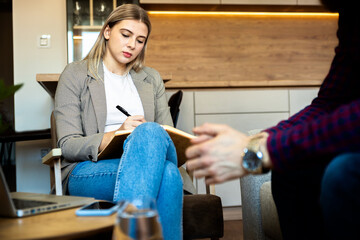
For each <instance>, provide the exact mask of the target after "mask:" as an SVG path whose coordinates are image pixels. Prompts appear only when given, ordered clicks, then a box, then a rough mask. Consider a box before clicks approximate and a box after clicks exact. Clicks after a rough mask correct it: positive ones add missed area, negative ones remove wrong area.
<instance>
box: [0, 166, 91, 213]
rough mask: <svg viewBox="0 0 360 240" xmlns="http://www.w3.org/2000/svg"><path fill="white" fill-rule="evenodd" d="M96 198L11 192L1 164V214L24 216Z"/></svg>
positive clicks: (83, 203)
mask: <svg viewBox="0 0 360 240" xmlns="http://www.w3.org/2000/svg"><path fill="white" fill-rule="evenodd" d="M93 201H94V198H87V197H75V196H57V195H51V194H41V193H26V192H12V193H10V191H9V188H8V185H7V183H6V179H5V176H4V173H3V170H2V167H1V165H0V216H2V217H24V216H29V215H34V214H39V213H45V212H51V211H56V210H60V209H66V208H72V207H77V206H81V205H85V204H88V203H90V202H93Z"/></svg>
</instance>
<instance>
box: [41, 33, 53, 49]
mask: <svg viewBox="0 0 360 240" xmlns="http://www.w3.org/2000/svg"><path fill="white" fill-rule="evenodd" d="M50 39H51V36H50V34H43V35H40V36H39V39H38V47H39V48H49V47H50Z"/></svg>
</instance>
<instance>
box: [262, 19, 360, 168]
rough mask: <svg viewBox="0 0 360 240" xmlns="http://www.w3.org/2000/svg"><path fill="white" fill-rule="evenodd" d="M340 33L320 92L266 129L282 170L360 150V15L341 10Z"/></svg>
mask: <svg viewBox="0 0 360 240" xmlns="http://www.w3.org/2000/svg"><path fill="white" fill-rule="evenodd" d="M355 14H358V13H355ZM337 36H338V39H339V44H338V46H337V47H336V49H335V53H336V55H335V57H334V59H333V62H332V64H331V68H330V71H329V73H328V75H327V76H326V78H325V80H324V82H323V84H322V85H321V88H320V91H319V93H318V96H317V97H316V98H315V99H314V100H313V102H312V103H311V105H309V106H308V107H306V108H304V109H303V110H301V111H300V112H299V113H297V114H295V115H294V116H292V117H290V118H289V119H288V120H285V121H282V122H280V123H279V124H278V125H277V126H275V127H272V128H269V129H267V130H265V131H266V132H268V133H269V134H270V136H269V139H268V142H267V147H268V150H269V154H270V157H271V160H272V162H273V164H274V169H276V170H278V171H282V170H285V169H291V168H296V167H301V166H309V164H316V162H319V161H321V162H324V161H325V162H328V161H331V159H332V158H334V157H335V156H337V155H339V154H341V153H346V152H360V21H359V17H358V16H356V15H353V14H350V15H346V14H344V13H343V12H340V14H339V28H338V32H337Z"/></svg>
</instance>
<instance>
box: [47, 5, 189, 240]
mask: <svg viewBox="0 0 360 240" xmlns="http://www.w3.org/2000/svg"><path fill="white" fill-rule="evenodd" d="M150 31H151V24H150V21H149V18H148V15H147V13H146V12H145V11H144V10H143V9H142V8H141V7H139V6H137V5H133V4H125V5H122V6H120V7H118V8H116V9H115V10H114V11H113V12H112V13H111V14H110V15H109V17H108V19H107V20H106V22H105V24H104V26H103V27H102V29H101V31H100V34H99V36H98V38H97V40H96V42H95V44H94V46H93V48H92V49H91V50H90V52H89V54H88V55H87V56H86V57H85V58H84V60H83V61H80V62H76V63H71V64H69V65H68V66H66V68H65V70H64V71H63V73H62V74H61V76H60V80H59V83H58V87H57V91H56V95H55V110H54V115H55V119H56V126H57V135H58V145H59V147H61V150H62V154H63V156H64V160H63V162H62V164H63V165H62V166H63V169H62V179H63V185H64V191H65V192H67V193H68V194H70V195H76V196H91V197H95V198H97V199H105V200H112V201H119V200H121V199H130V198H134V197H152V198H154V199H156V201H157V206H158V211H159V216H160V222H161V223H162V228H163V235H164V239H181V238H182V223H181V220H182V199H183V193H182V192H183V191H182V180H181V176H180V173H179V170H178V169H177V159H176V150H175V147H174V144H173V142H172V141H171V139H170V137H169V135H168V134H167V133H166V131H164V130H163V128H162V127H161V126H160V125H159V124H167V125H172V119H171V116H170V112H169V107H168V104H167V100H166V96H165V88H164V84H163V81H162V79H161V77H160V75H159V73H158V72H157V71H156V70H154V69H151V68H149V67H144V66H143V64H144V57H145V48H146V44H147V41H148V38H149V35H150ZM117 105H120V106H122V107H123V108H124V109H126V110H127V111H128V112H129V113H130V114H131V116H129V117H127V116H125V115H124V114H123V113H122V112H120V111H119V110H118V109H117V108H116V106H117ZM147 121H148V122H147ZM154 122H156V123H154ZM125 129H134V131H133V132H132V134H130V135H129V137H128V138H127V140H126V141H125V143H124V146H119V147H123V148H124V152H123V155H122V157H121V159H107V160H102V161H98V159H97V154H98V153H99V152H100V151H101V150H103V149H104V147H105V146H106V144H107V143H108V142H109V141H110V139H111V138H112V136H113V135H114V133H115V132H116V131H117V130H125Z"/></svg>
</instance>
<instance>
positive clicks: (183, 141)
mask: <svg viewBox="0 0 360 240" xmlns="http://www.w3.org/2000/svg"><path fill="white" fill-rule="evenodd" d="M161 126H162V127H163V128H164V129H165V130H166V131H167V133H168V134H169V136H170V137H171V139H172V141H173V142H174V145H175V148H176V153H177V159H178V166H181V165H183V164H184V163H185V162H186V156H185V150H186V148H187V147H189V146H190V145H191V143H190V140H191V139H192V138H195V136H194V135H192V134H189V133H187V132H184V131H182V130H180V129H177V128H174V127H171V126H169V125H161ZM132 131H133V130H120V131H117V132H116V133H115V136H114V137H113V138H112V140H111V141H110V142H109V143H108V145H107V146H106V147H105V148H104V149H103V150H102V151H101V152H100V153H99V155H98V159H100V160H101V159H111V158H119V157H121V155H122V153H123V148H122V146H123V143H124V141H125V139H126V138H127V137H128V136H129V134H130V133H131V132H132ZM119 146H120V147H119Z"/></svg>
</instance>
